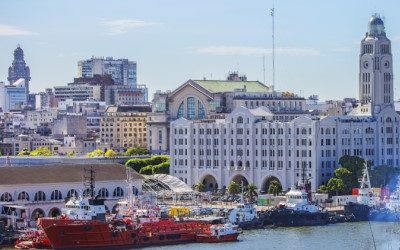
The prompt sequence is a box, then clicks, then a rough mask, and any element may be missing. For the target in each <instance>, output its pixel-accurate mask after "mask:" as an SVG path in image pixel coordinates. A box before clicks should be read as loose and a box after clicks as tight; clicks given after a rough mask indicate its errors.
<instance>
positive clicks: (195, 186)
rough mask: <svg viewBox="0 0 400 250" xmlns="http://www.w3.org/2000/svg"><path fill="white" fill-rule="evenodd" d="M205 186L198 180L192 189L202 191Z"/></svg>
mask: <svg viewBox="0 0 400 250" xmlns="http://www.w3.org/2000/svg"><path fill="white" fill-rule="evenodd" d="M205 188H206V187H205V186H204V184H203V183H201V182H198V183H197V184H196V185H194V189H196V190H197V191H198V192H203V191H204V189H205Z"/></svg>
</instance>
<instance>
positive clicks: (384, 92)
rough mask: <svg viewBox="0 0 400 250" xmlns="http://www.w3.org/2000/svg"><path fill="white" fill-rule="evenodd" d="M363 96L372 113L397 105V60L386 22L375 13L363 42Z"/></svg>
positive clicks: (360, 93) (361, 98)
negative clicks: (395, 91) (394, 84)
mask: <svg viewBox="0 0 400 250" xmlns="http://www.w3.org/2000/svg"><path fill="white" fill-rule="evenodd" d="M359 98H360V102H361V104H362V106H364V107H368V109H370V110H368V112H369V113H371V115H375V114H378V113H379V112H380V111H381V110H383V109H384V108H386V107H388V106H391V107H393V62H392V52H391V43H390V40H389V39H388V38H387V37H386V33H385V25H384V22H383V21H382V19H381V18H380V17H379V16H378V15H373V16H372V17H371V19H370V21H369V24H368V32H367V33H366V34H365V38H364V39H363V40H362V41H361V50H360V75H359Z"/></svg>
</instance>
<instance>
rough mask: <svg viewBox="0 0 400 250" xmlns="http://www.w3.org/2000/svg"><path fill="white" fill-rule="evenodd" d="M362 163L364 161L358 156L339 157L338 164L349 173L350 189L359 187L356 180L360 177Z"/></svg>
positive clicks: (362, 167)
mask: <svg viewBox="0 0 400 250" xmlns="http://www.w3.org/2000/svg"><path fill="white" fill-rule="evenodd" d="M364 163H365V161H364V159H362V158H360V157H358V156H349V155H344V156H342V157H340V159H339V164H340V165H341V166H342V167H343V168H346V169H347V170H349V171H350V172H351V181H350V186H349V188H350V189H351V188H355V187H359V183H358V178H359V177H360V176H362V171H363V169H364Z"/></svg>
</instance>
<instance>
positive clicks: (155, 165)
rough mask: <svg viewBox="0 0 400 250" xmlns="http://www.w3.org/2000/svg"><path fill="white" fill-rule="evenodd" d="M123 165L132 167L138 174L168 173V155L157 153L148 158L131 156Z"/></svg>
mask: <svg viewBox="0 0 400 250" xmlns="http://www.w3.org/2000/svg"><path fill="white" fill-rule="evenodd" d="M125 166H127V167H130V168H132V169H134V170H135V171H136V172H138V173H140V174H146V175H151V174H169V166H170V162H169V156H168V155H157V156H152V157H149V158H132V159H129V160H128V161H127V162H126V163H125Z"/></svg>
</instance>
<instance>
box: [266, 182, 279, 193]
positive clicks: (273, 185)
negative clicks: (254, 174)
mask: <svg viewBox="0 0 400 250" xmlns="http://www.w3.org/2000/svg"><path fill="white" fill-rule="evenodd" d="M281 191H282V186H281V184H280V183H279V181H277V180H272V181H271V182H270V183H269V187H268V193H269V194H273V195H278V194H279V193H280V192H281Z"/></svg>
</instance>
